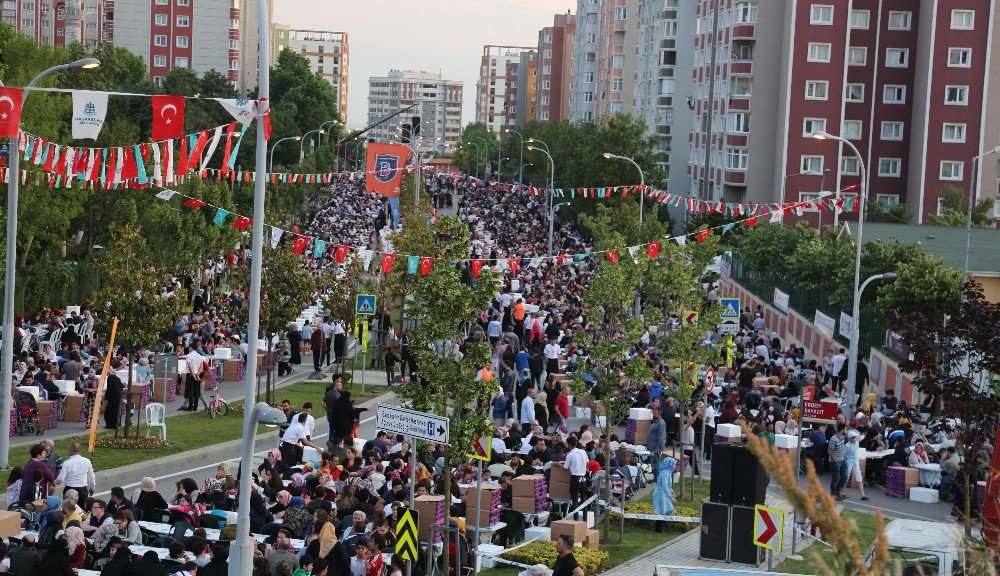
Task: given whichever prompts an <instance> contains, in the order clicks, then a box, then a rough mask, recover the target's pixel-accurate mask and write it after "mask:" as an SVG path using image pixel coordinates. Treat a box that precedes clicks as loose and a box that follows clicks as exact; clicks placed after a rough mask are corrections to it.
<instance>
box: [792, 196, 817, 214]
mask: <svg viewBox="0 0 1000 576" xmlns="http://www.w3.org/2000/svg"><path fill="white" fill-rule="evenodd" d="M818 201H819V192H799V202H818ZM799 210H801V211H802V212H818V211H819V208H818V207H816V206H813V205H808V206H799V207H798V208H796V211H799Z"/></svg>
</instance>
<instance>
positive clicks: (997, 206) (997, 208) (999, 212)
mask: <svg viewBox="0 0 1000 576" xmlns="http://www.w3.org/2000/svg"><path fill="white" fill-rule="evenodd" d="M993 217H994V218H996V219H997V220H1000V198H995V199H994V200H993Z"/></svg>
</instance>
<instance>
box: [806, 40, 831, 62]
mask: <svg viewBox="0 0 1000 576" xmlns="http://www.w3.org/2000/svg"><path fill="white" fill-rule="evenodd" d="M808 61H809V62H824V63H825V62H829V61H830V45H829V44H823V43H821V42H810V43H809V58H808Z"/></svg>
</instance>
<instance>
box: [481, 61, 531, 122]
mask: <svg viewBox="0 0 1000 576" xmlns="http://www.w3.org/2000/svg"><path fill="white" fill-rule="evenodd" d="M534 49H535V47H534V46H528V47H526V46H496V45H492V44H488V45H486V46H483V55H482V58H481V59H480V62H479V81H478V82H477V83H476V122H481V123H483V124H485V125H486V127H487V128H489V129H490V130H491V131H493V132H494V133H496V134H500V132H501V130H502V129H503V126H504V118H505V112H504V104H505V101H506V94H507V65H508V64H509V63H510V62H519V61H520V59H521V54H522V53H523V52H528V51H531V50H534Z"/></svg>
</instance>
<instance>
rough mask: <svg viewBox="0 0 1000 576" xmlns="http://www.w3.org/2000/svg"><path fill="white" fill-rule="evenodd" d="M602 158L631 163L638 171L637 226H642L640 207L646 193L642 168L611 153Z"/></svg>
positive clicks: (624, 157) (633, 161)
mask: <svg viewBox="0 0 1000 576" xmlns="http://www.w3.org/2000/svg"><path fill="white" fill-rule="evenodd" d="M604 157H605V158H607V159H608V160H610V159H612V158H614V159H616V160H625V161H626V162H631V163H632V165H633V166H635V169H636V170H638V171H639V226H642V205H643V203H644V200H645V199H646V192H645V188H646V176H645V174H643V173H642V168H641V167H640V166H639V164H638V163H637V162H636V161H635V160H633V159H631V158H629V157H627V156H619V155H617V154H612V153H611V152H605V153H604Z"/></svg>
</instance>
